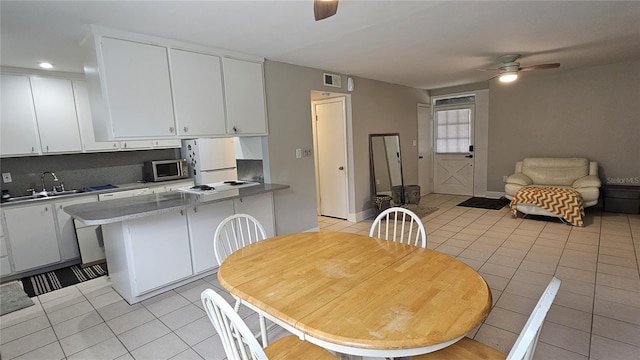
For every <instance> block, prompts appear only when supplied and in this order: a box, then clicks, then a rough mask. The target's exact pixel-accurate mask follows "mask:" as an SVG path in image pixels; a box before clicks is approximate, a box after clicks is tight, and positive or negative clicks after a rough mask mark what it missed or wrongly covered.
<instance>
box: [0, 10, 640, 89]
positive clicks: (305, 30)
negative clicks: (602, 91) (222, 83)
mask: <svg viewBox="0 0 640 360" xmlns="http://www.w3.org/2000/svg"><path fill="white" fill-rule="evenodd" d="M0 15H1V23H0V26H1V28H0V30H1V31H0V33H1V39H0V41H1V42H0V45H1V54H0V55H1V56H0V64H2V65H4V66H15V67H25V68H35V67H37V63H38V62H39V61H41V60H48V61H50V62H52V63H53V64H54V65H55V66H56V69H55V70H58V71H67V72H82V68H83V66H82V55H81V52H80V49H79V43H80V42H81V41H82V39H83V37H84V36H85V35H86V34H87V32H88V27H87V25H89V24H96V25H101V26H104V27H110V28H114V29H118V30H124V31H130V32H135V33H140V34H146V35H153V36H158V37H163V38H170V39H175V40H181V41H187V42H191V43H196V44H201V45H206V46H211V47H215V48H220V49H227V50H232V51H237V52H243V53H247V54H251V55H257V56H262V57H265V58H267V59H271V60H275V61H281V62H285V63H291V64H296V65H302V66H308V67H312V68H317V69H322V70H327V71H332V72H338V73H343V74H351V75H355V76H361V77H365V78H369V79H375V80H381V81H385V82H390V83H396V84H403V85H408V86H413V87H418V88H425V89H435V88H441V87H447V86H454V85H460V84H467V83H474V82H479V81H484V80H487V79H488V78H490V77H491V76H492V75H493V73H492V72H482V71H478V70H476V69H477V68H496V67H497V66H498V64H499V61H498V57H499V56H500V55H503V54H509V53H519V54H522V55H523V56H522V58H521V59H520V60H519V61H520V63H521V65H522V66H527V65H533V64H538V63H549V62H559V63H561V64H562V65H561V67H560V69H557V70H544V72H551V71H566V70H568V69H576V68H582V67H589V66H598V65H605V64H610V63H616V62H624V61H630V60H640V2H639V1H509V2H506V1H446V2H443V1H356V0H340V3H339V6H338V13H337V15H335V16H333V17H330V18H328V19H325V20H322V21H318V22H316V21H314V17H313V1H312V0H293V1H5V0H2V2H1V3H0ZM541 72H542V71H541ZM541 72H537V73H532V72H528V73H526V74H523V76H537V74H540V73H541Z"/></svg>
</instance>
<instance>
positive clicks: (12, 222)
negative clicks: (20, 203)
mask: <svg viewBox="0 0 640 360" xmlns="http://www.w3.org/2000/svg"><path fill="white" fill-rule="evenodd" d="M4 216H5V221H6V224H7V235H8V237H9V243H10V245H11V257H12V258H13V265H14V270H15V271H16V272H20V271H24V270H29V269H33V268H37V267H42V266H46V265H50V264H53V263H57V262H59V261H60V251H59V249H58V236H57V234H56V226H55V220H54V213H53V205H52V204H46V205H45V204H42V205H30V206H24V207H12V208H8V209H4Z"/></svg>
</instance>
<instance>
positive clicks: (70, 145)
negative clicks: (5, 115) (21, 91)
mask: <svg viewBox="0 0 640 360" xmlns="http://www.w3.org/2000/svg"><path fill="white" fill-rule="evenodd" d="M31 91H32V92H33V104H34V107H35V109H36V119H37V123H38V130H39V133H40V145H41V147H42V152H43V153H63V152H80V151H81V150H82V145H81V143H80V130H79V129H78V118H77V117H76V104H75V100H74V98H73V88H72V87H71V80H65V79H53V78H44V77H37V76H32V77H31Z"/></svg>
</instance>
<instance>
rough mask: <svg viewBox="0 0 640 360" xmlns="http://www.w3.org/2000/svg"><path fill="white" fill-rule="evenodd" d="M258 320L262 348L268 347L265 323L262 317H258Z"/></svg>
mask: <svg viewBox="0 0 640 360" xmlns="http://www.w3.org/2000/svg"><path fill="white" fill-rule="evenodd" d="M258 316H259V318H260V332H261V333H262V347H263V348H266V347H267V346H269V339H268V338H267V321H266V320H265V318H264V316H262V315H258Z"/></svg>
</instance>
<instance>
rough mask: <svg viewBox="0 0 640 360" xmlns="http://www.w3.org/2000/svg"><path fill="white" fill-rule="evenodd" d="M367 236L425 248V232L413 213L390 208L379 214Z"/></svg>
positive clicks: (399, 208)
mask: <svg viewBox="0 0 640 360" xmlns="http://www.w3.org/2000/svg"><path fill="white" fill-rule="evenodd" d="M369 236H371V237H375V238H378V239H384V240H391V241H395V242H399V243H403V244H410V245H414V246H421V247H423V248H426V247H427V232H426V231H425V230H424V225H423V224H422V221H421V220H420V218H419V217H418V215H416V214H415V213H414V212H413V211H411V210H407V209H405V208H402V207H391V208H388V209H386V210H384V211H383V212H381V213H380V214H379V215H378V216H377V217H376V218H375V220H373V224H371V229H370V230H369Z"/></svg>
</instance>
